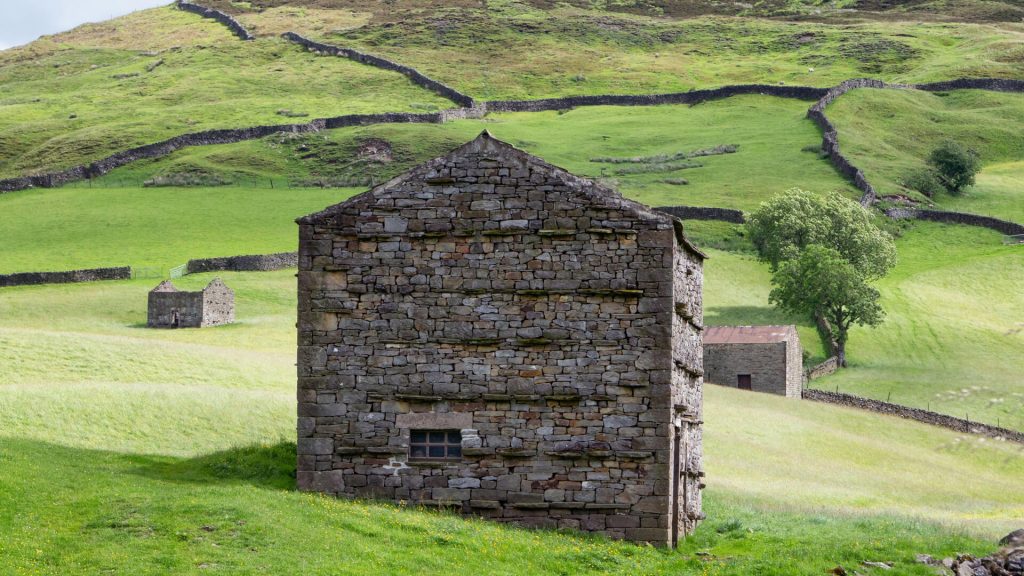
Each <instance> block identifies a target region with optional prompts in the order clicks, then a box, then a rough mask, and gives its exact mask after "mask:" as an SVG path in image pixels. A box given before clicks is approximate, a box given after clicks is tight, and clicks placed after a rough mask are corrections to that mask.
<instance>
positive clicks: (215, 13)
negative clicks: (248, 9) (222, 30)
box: [178, 0, 255, 40]
mask: <svg viewBox="0 0 1024 576" xmlns="http://www.w3.org/2000/svg"><path fill="white" fill-rule="evenodd" d="M178 8H179V9H181V10H184V11H186V12H192V13H193V14H198V15H200V16H202V17H203V18H210V19H213V20H216V21H218V22H220V23H221V24H223V25H225V26H227V27H228V29H230V30H231V31H232V32H233V33H234V34H235V36H238V37H239V38H241V39H242V40H253V39H254V38H255V36H253V35H252V34H250V33H249V31H248V30H246V28H245V26H242V24H241V23H240V22H239V21H238V20H235V19H234V18H232V17H231V16H228V15H227V14H225V13H223V12H221V11H220V10H214V9H212V8H206V7H204V6H200V5H198V4H192V3H191V2H183V1H182V0H178Z"/></svg>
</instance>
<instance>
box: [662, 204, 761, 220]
mask: <svg viewBox="0 0 1024 576" xmlns="http://www.w3.org/2000/svg"><path fill="white" fill-rule="evenodd" d="M655 210H657V211H658V212H664V213H665V214H671V215H672V216H675V217H676V218H679V219H681V220H718V221H721V222H731V223H733V224H743V223H745V222H746V221H747V219H746V217H745V216H744V215H743V212H741V211H740V210H733V209H731V208H712V207H705V206H659V207H657V208H655Z"/></svg>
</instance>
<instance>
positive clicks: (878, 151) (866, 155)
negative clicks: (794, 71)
mask: <svg viewBox="0 0 1024 576" xmlns="http://www.w3.org/2000/svg"><path fill="white" fill-rule="evenodd" d="M828 115H829V118H831V119H832V122H833V123H834V124H835V125H836V127H837V128H838V129H839V143H840V145H841V146H842V149H843V153H844V154H846V155H847V156H848V157H849V158H850V159H851V160H852V161H853V163H854V164H856V165H857V166H858V167H859V168H861V169H862V170H864V172H865V174H867V177H868V180H870V181H871V183H872V184H873V185H874V186H875V188H876V189H878V191H879V193H880V194H895V193H908V190H907V189H906V188H904V187H903V186H902V185H903V184H904V182H905V181H906V180H907V178H908V177H909V176H910V175H912V174H913V173H914V172H916V171H919V170H922V169H924V168H925V166H926V162H927V159H928V155H929V154H930V153H931V151H932V150H933V149H934V148H935V147H936V146H938V145H939V144H940V143H942V141H944V140H955V141H957V142H960V143H962V144H963V145H964V146H967V147H969V148H971V149H973V150H975V151H977V152H978V154H979V155H980V157H981V161H982V164H983V165H984V169H983V170H982V172H981V174H979V176H978V185H977V186H975V187H973V188H969V189H967V190H966V191H964V193H963V194H962V195H961V196H956V197H954V196H951V195H949V194H945V193H940V194H939V195H938V196H937V197H936V198H935V199H934V201H935V203H936V204H938V205H939V206H941V207H942V208H946V209H949V210H955V211H959V212H969V213H972V214H983V215H986V216H994V217H996V218H1002V219H1007V220H1011V221H1014V222H1024V188H1022V186H1021V184H1022V182H1024V180H1021V178H1022V177H1024V169H1022V167H1021V159H1022V158H1024V135H1022V134H1021V131H1020V126H1021V125H1022V123H1024V95H1020V94H1006V93H994V92H983V91H979V90H956V91H953V92H948V93H934V94H933V93H928V92H920V91H916V90H915V91H907V90H872V89H862V90H854V91H853V92H850V93H848V94H846V95H845V96H843V97H842V98H840V99H839V100H837V101H836V102H835V103H834V104H833V105H832V106H830V107H829V109H828ZM909 192H910V193H913V192H912V191H909ZM918 197H919V198H920V196H918Z"/></svg>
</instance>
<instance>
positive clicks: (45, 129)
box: [0, 7, 452, 178]
mask: <svg viewBox="0 0 1024 576" xmlns="http://www.w3.org/2000/svg"><path fill="white" fill-rule="evenodd" d="M111 29H113V30H115V32H112V31H111ZM151 30H152V31H154V32H150V31H151ZM0 85H2V86H3V92H2V94H0V148H2V149H3V151H4V152H3V154H2V155H0V178H7V177H15V176H21V175H24V174H34V173H39V172H46V171H49V170H53V169H60V168H67V167H69V166H74V165H77V164H81V163H85V162H88V161H92V160H98V159H100V158H103V157H105V156H107V155H109V154H112V153H114V152H117V151H120V150H124V149H127V148H130V147H133V146H139V145H142V144H149V143H153V142H157V141H160V140H164V139H166V138H170V137H172V136H177V135H179V134H184V133H187V132H197V131H201V130H209V129H214V128H243V127H248V126H259V125H266V124H290V123H302V122H308V121H309V120H311V119H313V118H323V117H327V116H338V115H342V114H356V113H370V112H391V111H395V112H401V111H416V110H420V111H422V110H425V109H438V108H448V107H451V106H452V104H451V102H449V101H447V100H444V99H442V98H439V97H438V96H436V95H434V94H433V93H431V92H428V91H426V90H422V89H420V88H418V87H416V86H414V85H413V84H411V83H410V82H409V81H408V80H407V79H406V78H404V77H403V76H401V75H400V74H396V73H393V72H387V71H384V70H379V69H376V68H372V67H369V66H363V65H361V64H357V63H354V62H351V61H349V60H346V59H344V58H326V57H325V58H317V57H315V56H314V55H312V54H310V53H307V52H305V51H304V50H302V49H300V48H299V47H298V46H296V45H294V44H290V43H288V42H285V41H284V40H281V39H277V38H266V39H260V40H257V41H255V42H241V41H239V40H238V39H237V38H236V37H234V36H232V35H231V34H230V33H229V32H228V31H227V29H226V28H224V27H223V26H221V25H220V24H217V23H215V22H213V21H210V20H206V19H203V18H200V17H198V16H196V15H194V14H189V13H186V12H182V11H180V10H177V9H175V8H172V7H165V8H157V9H154V10H146V11H143V12H137V13H135V14H133V15H130V16H126V17H124V18H121V19H118V20H114V21H111V22H110V23H107V24H105V25H103V26H100V29H99V30H96V29H94V28H93V27H91V26H86V27H84V28H80V29H77V30H76V31H72V32H69V33H66V34H61V35H57V36H53V37H51V38H49V39H46V40H43V41H40V42H38V43H34V44H30V45H29V46H27V47H24V48H15V49H12V50H5V51H3V52H0ZM279 112H283V113H285V114H288V115H282V114H281V113H279Z"/></svg>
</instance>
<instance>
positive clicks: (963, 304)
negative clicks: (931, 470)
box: [690, 223, 1024, 430]
mask: <svg viewBox="0 0 1024 576" xmlns="http://www.w3.org/2000/svg"><path fill="white" fill-rule="evenodd" d="M736 228H738V227H733V226H731V225H730V226H727V225H719V224H714V225H710V226H709V225H708V224H704V223H700V224H691V225H690V229H691V230H693V231H694V232H696V234H695V237H696V238H697V239H698V242H700V241H702V240H703V241H704V242H709V243H711V244H713V245H723V246H725V247H728V248H729V249H730V250H731V251H723V250H710V255H711V258H710V259H709V260H708V262H707V264H706V268H707V270H706V280H705V288H704V290H705V317H706V322H707V323H708V324H710V325H730V324H769V323H794V322H793V321H794V320H797V322H796V323H798V324H799V326H798V327H799V331H800V338H801V342H802V344H803V345H804V347H805V348H807V349H808V350H809V351H810V352H811V354H812V359H811V362H812V363H814V362H818V361H821V359H822V358H823V356H824V350H823V348H822V344H821V341H820V338H819V337H818V336H817V334H816V332H815V330H814V328H813V325H812V324H811V323H810V322H809V321H808V320H806V319H801V318H795V319H794V318H792V317H788V316H787V315H785V314H782V313H780V312H779V311H777V310H775V309H774V308H773V307H771V306H770V305H769V304H768V292H769V291H770V289H771V286H770V275H769V273H768V270H767V266H766V265H764V264H761V263H758V262H757V261H756V260H755V259H754V257H753V256H751V255H750V254H749V252H737V251H736V248H737V247H740V248H742V247H743V246H745V245H746V244H745V242H744V241H743V239H742V238H740V237H738V236H736V235H735V234H736ZM723 238H725V240H723ZM896 245H897V248H898V250H899V264H898V265H897V266H896V268H895V270H894V271H893V272H892V273H890V275H889V276H888V277H886V278H885V279H883V280H882V281H880V282H879V283H878V284H877V288H878V289H879V291H880V292H881V294H882V300H881V304H882V307H883V308H884V309H885V312H886V315H887V316H886V319H885V322H884V323H883V324H882V325H881V326H879V327H877V328H863V327H854V328H853V329H852V330H851V332H850V342H849V349H848V360H849V362H850V367H849V368H848V369H846V370H842V371H840V372H839V373H837V374H836V375H833V376H829V377H827V378H824V379H821V380H815V381H814V382H813V383H812V384H811V386H812V387H816V388H822V389H826V390H835V389H837V388H838V389H839V390H840V391H842V392H848V393H852V394H857V395H861V396H867V397H870V398H876V399H879V400H891V401H892V402H896V403H899V404H904V405H908V406H917V407H920V408H928V409H931V410H934V411H936V412H942V413H945V414H951V415H953V416H958V417H960V418H964V417H969V418H970V419H971V420H975V421H980V422H986V423H989V424H999V425H1002V426H1005V427H1009V428H1013V429H1018V430H1020V429H1024V389H1022V388H1021V385H1020V377H1019V375H1020V374H1021V373H1022V372H1024V296H1022V294H1024V283H1022V279H1024V250H1022V249H1021V248H1020V247H1018V246H1004V245H1003V244H1002V242H1001V238H1000V235H999V234H997V233H995V232H991V231H987V230H983V229H978V228H974V227H969V226H950V225H941V224H930V223H915V224H913V225H911V226H909V227H908V228H907V229H905V230H904V231H903V232H902V236H901V237H900V238H898V239H897V242H896ZM747 249H748V250H749V247H748V248H747Z"/></svg>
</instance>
